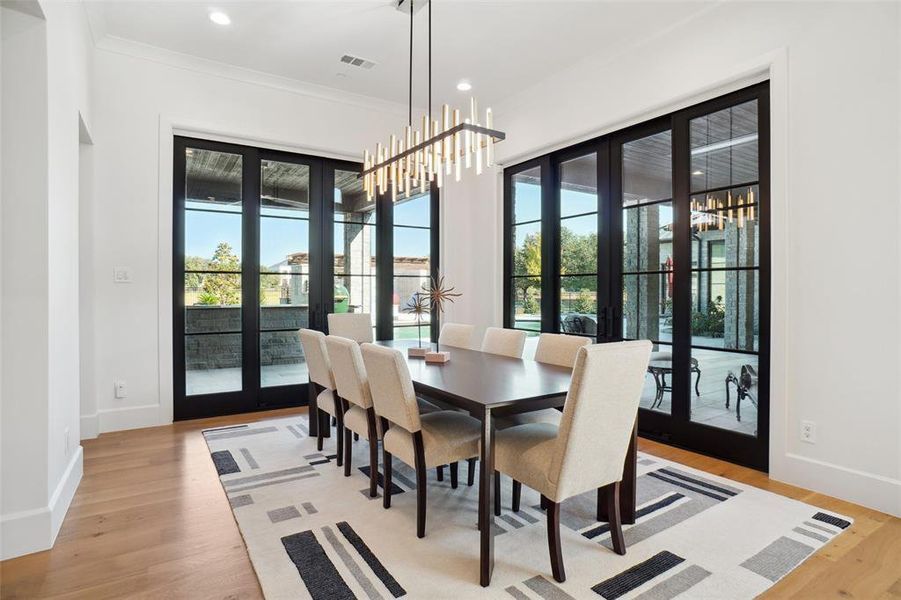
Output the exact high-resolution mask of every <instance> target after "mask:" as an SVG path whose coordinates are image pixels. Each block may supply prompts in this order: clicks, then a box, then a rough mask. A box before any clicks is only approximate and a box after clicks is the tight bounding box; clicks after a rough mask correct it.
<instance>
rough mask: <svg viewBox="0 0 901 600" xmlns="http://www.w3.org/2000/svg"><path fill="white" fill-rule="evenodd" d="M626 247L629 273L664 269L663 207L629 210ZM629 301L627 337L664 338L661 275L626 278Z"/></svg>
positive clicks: (624, 281)
mask: <svg viewBox="0 0 901 600" xmlns="http://www.w3.org/2000/svg"><path fill="white" fill-rule="evenodd" d="M623 225H624V226H625V228H626V231H627V232H628V233H627V236H626V238H627V239H626V244H625V247H624V248H623V260H624V266H625V270H627V271H656V270H659V269H660V207H659V206H658V205H653V206H645V207H642V208H633V209H630V210H628V211H626V218H625V223H624V224H623ZM623 292H624V293H625V297H626V299H627V302H626V305H625V306H624V309H623V312H624V313H625V316H626V330H625V331H624V332H623V333H624V335H625V337H627V338H633V339H658V338H659V336H660V275H658V274H653V275H639V276H635V275H627V276H625V277H624V278H623Z"/></svg>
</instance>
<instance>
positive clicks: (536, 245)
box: [513, 223, 541, 275]
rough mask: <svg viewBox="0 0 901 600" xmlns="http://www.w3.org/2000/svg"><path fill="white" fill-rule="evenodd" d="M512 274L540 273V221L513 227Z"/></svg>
mask: <svg viewBox="0 0 901 600" xmlns="http://www.w3.org/2000/svg"><path fill="white" fill-rule="evenodd" d="M513 274H514V275H541V223H529V224H528V225H518V226H517V227H514V228H513Z"/></svg>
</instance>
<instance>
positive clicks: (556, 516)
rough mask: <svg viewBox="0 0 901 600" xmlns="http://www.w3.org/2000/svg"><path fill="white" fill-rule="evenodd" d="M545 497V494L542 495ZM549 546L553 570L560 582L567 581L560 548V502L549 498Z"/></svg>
mask: <svg viewBox="0 0 901 600" xmlns="http://www.w3.org/2000/svg"><path fill="white" fill-rule="evenodd" d="M542 498H543V496H542ZM547 546H548V550H549V552H550V555H551V572H552V573H553V574H554V579H555V580H556V581H558V582H559V583H563V582H564V581H566V572H565V571H564V569H563V552H562V549H561V548H560V503H559V502H551V501H550V500H547Z"/></svg>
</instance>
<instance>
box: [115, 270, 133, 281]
mask: <svg viewBox="0 0 901 600" xmlns="http://www.w3.org/2000/svg"><path fill="white" fill-rule="evenodd" d="M113 282H114V283H131V267H115V268H113Z"/></svg>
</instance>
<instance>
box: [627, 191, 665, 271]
mask: <svg viewBox="0 0 901 600" xmlns="http://www.w3.org/2000/svg"><path fill="white" fill-rule="evenodd" d="M623 270H624V271H672V270H673V205H672V203H671V202H663V203H660V204H651V205H649V206H639V207H636V208H625V209H623Z"/></svg>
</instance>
